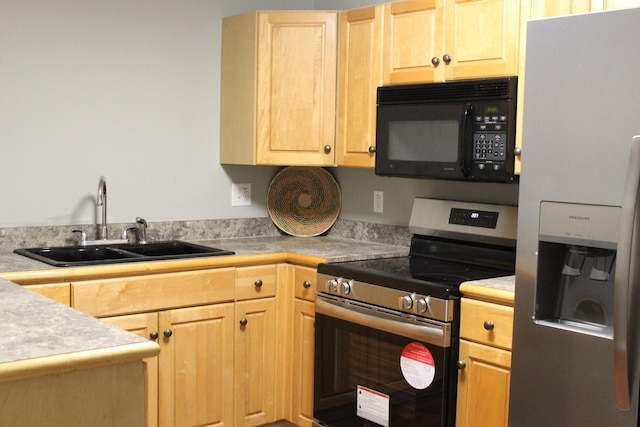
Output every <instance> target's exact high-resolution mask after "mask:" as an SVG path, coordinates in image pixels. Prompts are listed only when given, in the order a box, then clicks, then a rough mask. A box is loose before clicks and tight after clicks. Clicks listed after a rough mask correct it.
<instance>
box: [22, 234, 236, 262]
mask: <svg viewBox="0 0 640 427" xmlns="http://www.w3.org/2000/svg"><path fill="white" fill-rule="evenodd" d="M13 252H15V253H16V254H19V255H24V256H27V257H29V258H32V259H35V260H37V261H41V262H44V263H46V264H49V265H52V266H54V267H74V266H81V265H101V264H117V263H124V262H137V261H156V260H171V259H185V258H198V257H210V256H220V255H233V254H234V252H231V251H227V250H224V249H218V248H210V247H208V246H202V245H197V244H194V243H188V242H183V241H180V240H171V241H163V242H150V243H116V244H98V245H86V246H55V247H41V248H26V249H16V250H14V251H13Z"/></svg>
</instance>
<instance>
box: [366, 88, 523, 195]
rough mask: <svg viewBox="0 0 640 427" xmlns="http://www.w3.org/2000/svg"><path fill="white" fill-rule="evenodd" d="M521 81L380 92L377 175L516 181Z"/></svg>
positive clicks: (380, 90) (388, 89) (384, 90)
mask: <svg viewBox="0 0 640 427" xmlns="http://www.w3.org/2000/svg"><path fill="white" fill-rule="evenodd" d="M516 91H517V78H516V77H509V78H502V79H485V80H470V81H460V82H448V83H428V84H419V85H396V86H383V87H380V88H378V108H377V119H376V124H377V129H376V169H375V172H376V174H377V175H385V176H399V177H409V178H434V179H454V180H470V181H487V182H509V183H510V182H517V176H515V175H514V163H515V153H514V151H515V120H516V117H515V116H516V114H515V109H516Z"/></svg>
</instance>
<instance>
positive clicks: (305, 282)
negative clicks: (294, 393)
mask: <svg viewBox="0 0 640 427" xmlns="http://www.w3.org/2000/svg"><path fill="white" fill-rule="evenodd" d="M302 286H303V287H304V288H306V289H309V288H310V287H311V282H310V281H308V280H305V281H304V282H302Z"/></svg>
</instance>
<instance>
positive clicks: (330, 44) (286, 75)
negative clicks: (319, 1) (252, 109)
mask: <svg viewBox="0 0 640 427" xmlns="http://www.w3.org/2000/svg"><path fill="white" fill-rule="evenodd" d="M336 53H337V14H336V13H335V12H264V13H263V12H261V13H259V15H258V51H257V55H258V67H257V70H258V73H257V80H258V81H257V103H258V107H257V121H258V125H257V141H258V143H257V153H256V155H257V163H258V164H270V165H305V166H313V165H315V166H333V165H334V164H335V153H334V152H335V150H334V145H335V144H334V143H335V96H336V56H337V55H336ZM325 147H327V149H326V150H325Z"/></svg>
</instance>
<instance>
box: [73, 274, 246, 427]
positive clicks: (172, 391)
mask: <svg viewBox="0 0 640 427" xmlns="http://www.w3.org/2000/svg"><path fill="white" fill-rule="evenodd" d="M71 290H72V300H73V307H74V308H76V309H78V310H80V311H83V312H85V313H87V314H91V315H93V316H97V317H101V318H105V321H107V322H109V323H112V324H115V325H117V326H119V327H122V328H124V329H127V330H130V331H132V332H135V333H138V334H139V335H141V336H146V337H147V338H149V339H157V341H158V344H159V345H160V355H159V356H158V357H157V358H155V359H154V360H148V361H145V362H146V363H147V393H148V395H147V399H148V400H147V404H148V406H147V411H148V412H147V426H149V427H152V426H153V427H155V426H173V425H183V426H200V425H217V426H234V425H235V424H234V418H233V417H234V412H233V406H234V401H233V393H234V374H233V369H234V354H233V348H234V331H235V330H234V326H235V311H234V302H233V301H234V298H235V292H236V269H235V268H219V269H211V270H200V271H188V272H176V273H164V274H149V275H140V276H131V277H120V278H109V279H97V280H87V281H80V282H72V283H71ZM205 304H208V305H205ZM180 307H184V308H180ZM154 361H155V365H154ZM154 366H155V367H154ZM154 389H155V390H156V392H155V393H154Z"/></svg>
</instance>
